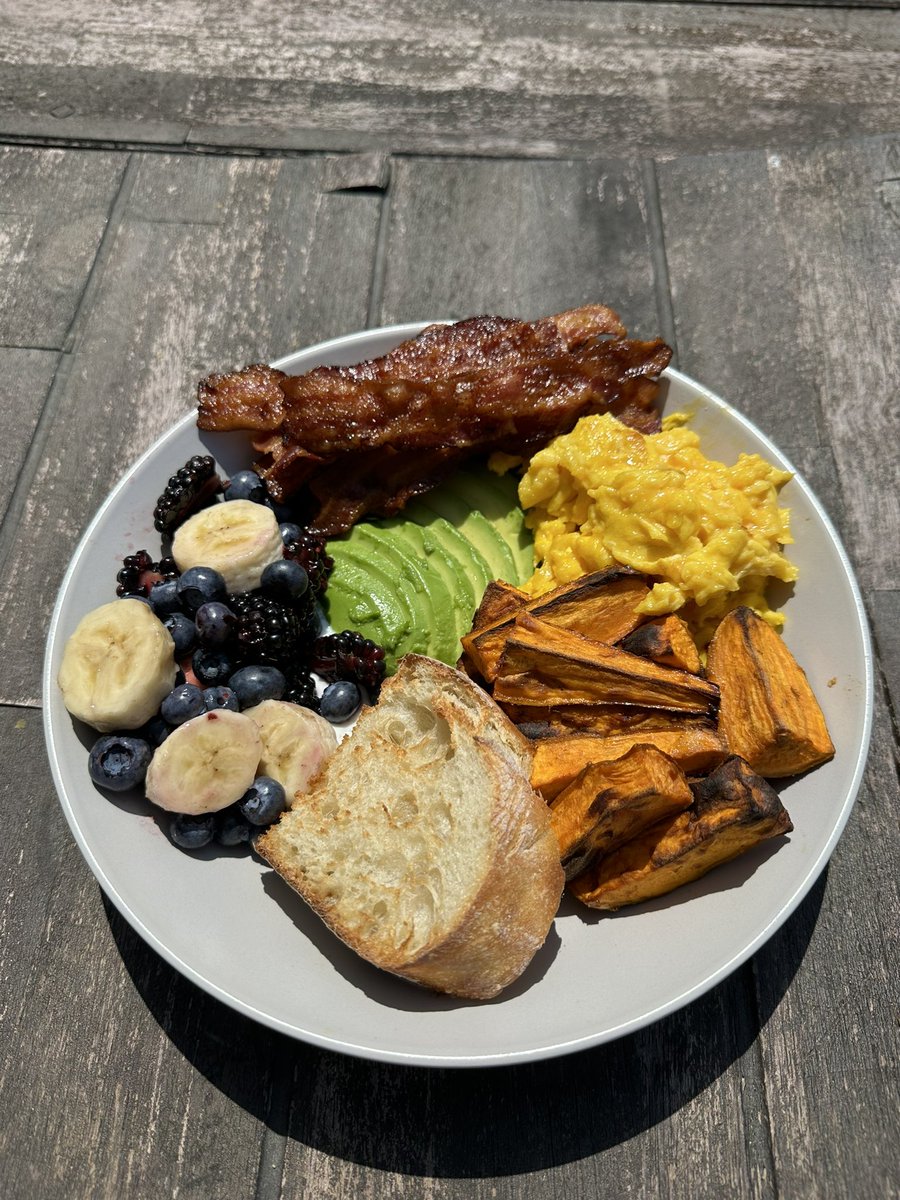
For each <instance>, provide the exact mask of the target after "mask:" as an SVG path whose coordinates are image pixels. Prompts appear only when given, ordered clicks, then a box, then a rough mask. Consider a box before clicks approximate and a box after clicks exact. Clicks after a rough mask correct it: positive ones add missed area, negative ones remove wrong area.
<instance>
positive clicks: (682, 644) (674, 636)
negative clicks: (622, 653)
mask: <svg viewBox="0 0 900 1200" xmlns="http://www.w3.org/2000/svg"><path fill="white" fill-rule="evenodd" d="M619 647H620V649H622V650H627V651H628V653H629V654H639V655H640V656H641V658H652V659H653V661H654V662H658V663H662V665H663V666H664V667H677V668H678V669H679V670H680V671H690V672H691V674H693V675H696V674H697V672H698V671H699V670H700V652H699V651H698V649H697V645H696V643H695V641H694V639H693V638H692V637H691V631H690V630H689V629H688V627H687V625H686V624H685V622H684V621H682V619H681V617H676V616H675V615H674V613H673V614H670V615H669V616H668V617H660V618H659V619H658V620H656V621H647V622H645V623H644V624H643V625H638V627H637V629H634V630H632V632H631V633H629V634H628V635H627V637H624V638H622V640H621V641H620V642H619Z"/></svg>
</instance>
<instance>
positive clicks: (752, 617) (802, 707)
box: [707, 607, 834, 779]
mask: <svg viewBox="0 0 900 1200" xmlns="http://www.w3.org/2000/svg"><path fill="white" fill-rule="evenodd" d="M707 669H708V673H709V678H710V679H711V680H713V681H714V682H715V683H716V684H718V686H719V689H720V693H721V707H720V711H719V722H720V728H721V729H722V732H723V734H724V736H725V740H726V741H727V743H728V747H729V749H730V750H731V751H732V753H733V754H739V755H740V756H741V757H742V758H744V759H746V761H747V762H748V763H749V764H750V765H751V767H753V769H754V770H755V771H758V772H759V774H760V775H764V776H765V777H766V778H767V779H774V778H780V777H784V776H788V775H797V774H799V773H800V772H801V771H807V770H809V769H810V768H811V767H816V766H818V765H819V764H820V763H823V762H827V761H828V759H830V758H832V757H833V756H834V745H833V743H832V741H831V738H830V736H829V734H828V729H827V727H826V725H825V717H824V715H823V713H822V710H821V708H820V707H819V704H818V701H817V700H816V698H815V696H814V695H813V691H812V688H811V687H810V686H809V683H808V681H807V678H806V675H805V674H804V672H803V669H802V668H801V667H800V666H799V664H798V663H797V661H796V659H795V658H794V656H793V655H792V654H791V652H790V650H788V648H787V646H786V645H785V644H784V642H783V641H782V639H781V637H780V636H779V635H778V634H777V633H776V632H775V630H774V629H772V628H771V627H770V626H769V625H767V624H766V622H765V621H764V620H763V619H762V618H761V617H759V616H757V614H756V613H755V612H754V611H753V610H752V609H750V608H746V607H741V608H736V609H734V610H733V611H732V612H730V613H728V615H727V616H725V617H723V619H722V621H721V622H720V623H719V626H718V628H717V629H716V632H715V634H714V636H713V639H712V641H711V642H710V646H709V652H708V657H707Z"/></svg>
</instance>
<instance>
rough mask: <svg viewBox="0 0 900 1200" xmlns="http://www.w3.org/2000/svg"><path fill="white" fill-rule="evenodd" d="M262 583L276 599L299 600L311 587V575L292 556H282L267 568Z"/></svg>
mask: <svg viewBox="0 0 900 1200" xmlns="http://www.w3.org/2000/svg"><path fill="white" fill-rule="evenodd" d="M260 584H261V585H262V589H263V591H264V592H267V593H268V594H269V595H270V596H272V597H273V598H274V599H276V600H279V599H281V600H298V599H299V598H300V597H301V596H302V595H303V593H304V592H305V591H306V589H307V588H308V587H309V576H308V575H307V574H306V571H304V569H303V567H301V565H300V564H299V563H298V562H294V560H293V559H292V558H280V559H278V561H277V562H272V563H269V565H268V566H267V567H266V568H265V570H264V571H263V573H262V578H261V579H260Z"/></svg>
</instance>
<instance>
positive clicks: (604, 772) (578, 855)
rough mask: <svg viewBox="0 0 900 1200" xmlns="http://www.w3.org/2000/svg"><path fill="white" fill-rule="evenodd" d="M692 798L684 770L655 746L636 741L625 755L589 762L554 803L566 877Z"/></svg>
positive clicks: (552, 819)
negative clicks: (599, 761) (637, 743)
mask: <svg viewBox="0 0 900 1200" xmlns="http://www.w3.org/2000/svg"><path fill="white" fill-rule="evenodd" d="M692 799H693V797H692V794H691V789H690V787H689V786H688V782H687V780H686V779H685V777H684V772H683V771H681V770H680V769H679V768H678V767H677V766H676V765H675V763H674V762H673V761H672V759H671V758H669V757H668V755H666V754H663V753H662V751H660V750H657V749H656V747H655V746H646V745H637V746H632V748H631V749H630V750H629V751H627V752H626V753H625V754H623V755H622V757H621V758H616V759H613V760H612V761H610V762H602V763H593V764H591V765H590V766H587V767H585V768H584V770H583V771H581V772H580V773H579V774H578V775H577V776H576V777H575V779H573V780H572V782H571V783H570V784H569V786H568V787H566V788H563V790H562V791H561V792H560V793H559V795H558V796H557V797H556V799H555V800H554V801H553V803H552V804H551V805H550V824H551V825H552V826H553V832H554V833H555V834H556V838H557V841H558V842H559V855H560V860H561V862H562V865H563V869H564V871H565V874H566V879H573V878H574V877H575V876H576V875H580V874H581V872H582V871H584V870H585V868H586V867H587V866H588V865H589V864H590V863H591V862H592V861H593V860H594V859H595V858H596V857H597V856H598V855H606V854H609V853H611V852H612V851H613V850H615V849H616V848H617V847H618V846H620V845H622V843H623V842H627V841H630V840H631V839H632V838H634V837H635V836H637V834H639V833H641V832H642V831H643V830H644V829H647V828H648V827H649V826H651V825H655V824H657V823H659V822H660V821H662V820H664V819H665V818H666V817H672V816H674V815H675V814H676V813H679V812H683V811H684V809H686V808H689V807H690V804H691V802H692Z"/></svg>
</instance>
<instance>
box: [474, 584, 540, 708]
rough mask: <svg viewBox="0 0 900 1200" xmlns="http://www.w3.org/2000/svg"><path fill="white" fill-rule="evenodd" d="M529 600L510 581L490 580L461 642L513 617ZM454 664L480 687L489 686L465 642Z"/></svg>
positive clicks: (525, 594)
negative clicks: (468, 629)
mask: <svg viewBox="0 0 900 1200" xmlns="http://www.w3.org/2000/svg"><path fill="white" fill-rule="evenodd" d="M530 600H531V597H530V596H529V595H528V593H527V592H523V591H522V590H521V589H520V588H517V587H513V585H512V584H511V583H504V581H503V580H502V579H494V580H492V581H491V582H490V583H489V584H488V585H487V587H486V588H485V589H484V595H483V596H482V597H481V603H480V604H479V605H478V608H477V609H476V610H475V616H474V617H473V618H472V630H471V632H470V633H468V634H466V637H465V638H463V642H464V643H465V641H466V638H471V637H472V635H473V634H474V633H476V632H478V631H481V630H484V629H490V628H491V627H492V626H494V625H499V624H500V623H501V622H503V621H507V620H509V619H511V618H513V617H515V614H516V613H517V612H520V611H522V609H524V607H525V605H526V604H527V603H528V602H529V601H530ZM456 665H457V667H458V669H459V670H460V671H464V672H465V673H466V675H468V676H469V677H470V678H471V679H474V680H475V681H476V683H478V684H479V685H481V686H482V687H485V688H487V687H488V686H489V685H488V682H487V680H486V679H485V678H484V676H483V675H482V673H481V671H480V670H479V668H478V665H477V663H476V662H475V661H474V659H473V658H472V656H471V655H470V654H469V652H468V650H467V649H466V647H465V644H464V645H463V652H462V654H461V655H460V658H459V661H458V662H457V664H456Z"/></svg>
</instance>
